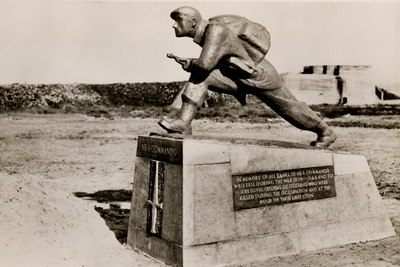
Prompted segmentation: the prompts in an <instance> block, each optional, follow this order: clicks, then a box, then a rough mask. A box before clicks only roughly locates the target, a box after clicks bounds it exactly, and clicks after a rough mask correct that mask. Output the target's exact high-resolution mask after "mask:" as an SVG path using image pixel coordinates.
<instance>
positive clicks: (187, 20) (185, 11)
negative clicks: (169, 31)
mask: <svg viewBox="0 0 400 267" xmlns="http://www.w3.org/2000/svg"><path fill="white" fill-rule="evenodd" d="M171 18H172V19H173V20H175V23H174V25H173V26H172V27H173V28H174V29H175V35H176V37H183V36H187V37H193V36H194V35H195V33H196V30H197V27H198V25H199V23H200V22H201V19H202V18H201V14H200V12H199V11H197V10H196V9H194V8H193V7H189V6H183V7H179V8H177V9H175V10H174V11H172V12H171Z"/></svg>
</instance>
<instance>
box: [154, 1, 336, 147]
mask: <svg viewBox="0 0 400 267" xmlns="http://www.w3.org/2000/svg"><path fill="white" fill-rule="evenodd" d="M171 18H172V19H173V20H175V23H174V25H173V28H174V29H175V35H176V37H184V36H186V37H190V38H193V41H194V42H195V43H196V44H198V45H200V46H201V47H202V50H201V53H200V56H199V58H197V59H194V58H179V57H176V56H174V55H172V54H168V55H167V56H168V57H170V58H174V59H175V60H176V61H177V62H178V63H179V64H181V65H182V68H183V69H184V70H185V71H187V72H190V73H191V75H190V78H189V81H188V83H187V84H186V87H185V88H184V90H183V93H182V100H183V104H182V109H181V111H180V115H179V118H177V119H175V120H172V121H168V120H161V121H159V122H158V123H159V125H160V126H161V127H162V128H164V129H165V130H167V131H168V132H169V133H182V134H191V133H192V126H191V122H192V120H193V118H194V116H195V114H196V112H197V111H198V110H199V109H200V108H201V106H202V105H203V102H204V101H205V99H206V97H207V95H208V92H207V91H208V90H212V91H215V92H221V93H225V94H231V95H233V96H235V98H236V99H237V100H238V101H239V102H240V103H241V104H242V105H244V104H245V103H246V94H253V95H255V96H257V97H258V98H259V99H261V100H262V101H263V102H264V103H265V104H267V105H268V106H269V107H271V108H272V109H273V110H274V111H275V112H276V113H278V114H279V115H280V116H281V117H282V118H284V119H285V120H287V121H288V122H289V123H291V124H292V125H294V126H296V127H297V128H299V129H303V130H309V131H311V132H314V133H316V134H317V136H318V137H317V140H315V141H313V142H311V144H310V145H311V146H316V147H328V146H329V145H330V144H331V143H333V142H334V141H335V140H336V135H335V133H334V132H333V131H332V130H331V129H330V128H329V127H328V125H327V124H326V123H325V122H323V121H322V120H321V119H320V118H319V117H318V116H317V115H316V114H315V113H314V112H313V111H312V110H311V109H310V107H309V106H308V105H307V104H306V103H304V102H300V101H298V100H297V99H296V98H295V97H294V96H293V94H292V93H291V92H290V91H289V89H288V88H287V87H286V85H285V84H284V83H283V82H282V79H281V78H280V76H279V74H278V72H277V71H276V70H275V68H274V67H273V66H272V64H271V63H270V62H268V61H267V60H266V59H265V58H264V56H265V55H266V54H267V52H268V50H269V47H270V37H269V33H268V31H267V30H266V29H265V28H264V27H263V26H262V25H260V24H258V23H254V22H251V21H249V20H247V19H246V18H244V17H240V16H236V15H222V16H217V17H213V18H211V19H209V20H208V21H206V20H204V19H202V17H201V14H200V13H199V12H198V11H197V10H196V9H194V8H192V7H187V6H184V7H180V8H177V9H175V10H174V11H172V13H171Z"/></svg>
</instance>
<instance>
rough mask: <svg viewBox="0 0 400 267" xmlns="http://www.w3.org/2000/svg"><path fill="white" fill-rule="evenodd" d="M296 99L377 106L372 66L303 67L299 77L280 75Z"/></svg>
mask: <svg viewBox="0 0 400 267" xmlns="http://www.w3.org/2000/svg"><path fill="white" fill-rule="evenodd" d="M281 77H282V79H283V80H284V81H285V82H286V85H287V86H288V87H289V89H290V90H291V91H292V92H293V94H294V95H295V96H296V98H297V99H299V100H301V101H304V102H306V103H307V104H325V103H326V104H339V103H340V104H348V105H365V104H376V103H378V102H379V98H378V97H377V96H376V93H375V84H374V81H373V79H372V68H371V66H348V65H324V66H322V65H320V66H305V67H304V70H303V72H302V73H301V74H290V73H285V74H281Z"/></svg>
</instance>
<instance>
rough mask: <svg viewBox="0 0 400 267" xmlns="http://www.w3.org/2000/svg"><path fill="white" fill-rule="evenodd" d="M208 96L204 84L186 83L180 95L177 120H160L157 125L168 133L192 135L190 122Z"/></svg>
mask: <svg viewBox="0 0 400 267" xmlns="http://www.w3.org/2000/svg"><path fill="white" fill-rule="evenodd" d="M207 94H208V91H207V88H206V87H205V85H204V84H193V83H190V82H189V83H187V84H186V88H185V89H184V91H183V93H182V108H181V112H180V114H179V118H177V119H174V120H160V121H159V122H158V124H159V125H160V126H161V127H162V128H163V129H165V130H167V132H168V133H180V134H187V135H191V134H192V125H191V123H192V120H193V119H194V116H195V115H196V113H197V111H198V110H199V109H200V107H201V106H202V105H203V102H204V100H205V99H206V97H207Z"/></svg>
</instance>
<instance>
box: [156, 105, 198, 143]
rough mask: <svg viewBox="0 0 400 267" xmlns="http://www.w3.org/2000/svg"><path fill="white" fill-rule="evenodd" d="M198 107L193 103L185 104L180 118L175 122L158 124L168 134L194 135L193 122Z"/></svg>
mask: <svg viewBox="0 0 400 267" xmlns="http://www.w3.org/2000/svg"><path fill="white" fill-rule="evenodd" d="M197 110H198V107H197V105H196V104H194V103H191V102H183V103H182V108H181V113H180V116H179V118H177V119H175V120H160V121H159V122H158V124H159V125H160V126H161V127H162V128H163V129H164V130H167V132H168V133H180V134H187V135H191V134H192V125H191V122H192V120H193V118H194V116H195V115H196V112H197Z"/></svg>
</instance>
